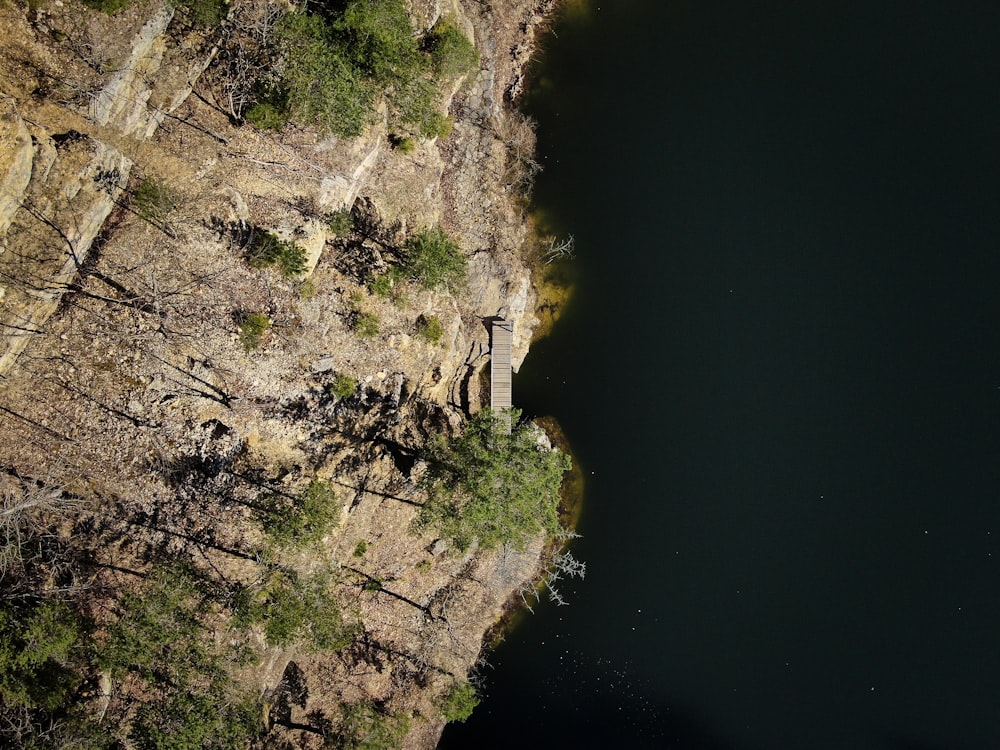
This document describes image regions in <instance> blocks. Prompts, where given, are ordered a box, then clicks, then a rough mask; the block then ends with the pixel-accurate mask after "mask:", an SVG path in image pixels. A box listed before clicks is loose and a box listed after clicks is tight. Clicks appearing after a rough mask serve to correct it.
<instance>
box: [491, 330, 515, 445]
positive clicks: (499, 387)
mask: <svg viewBox="0 0 1000 750" xmlns="http://www.w3.org/2000/svg"><path fill="white" fill-rule="evenodd" d="M492 335H493V340H492V342H491V344H490V409H492V410H493V412H494V413H495V414H497V415H498V416H500V417H501V418H502V419H503V420H504V424H505V425H506V427H507V432H508V433H509V432H510V429H511V424H510V407H511V395H510V391H511V388H510V386H511V379H512V369H511V363H510V349H511V342H512V339H513V338H514V324H513V323H512V322H510V321H508V320H503V319H500V320H494V321H493V331H492Z"/></svg>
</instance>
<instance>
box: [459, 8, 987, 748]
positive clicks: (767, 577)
mask: <svg viewBox="0 0 1000 750" xmlns="http://www.w3.org/2000/svg"><path fill="white" fill-rule="evenodd" d="M543 44H544V48H545V54H544V55H543V56H542V59H541V62H540V66H539V69H538V71H537V73H536V81H535V84H534V88H533V93H532V95H531V97H530V100H529V101H528V102H527V105H526V106H527V107H528V108H529V110H530V111H531V112H532V113H533V115H534V116H535V117H536V118H537V119H538V121H539V131H538V132H539V139H540V143H539V155H540V159H541V160H542V163H543V164H544V167H545V169H544V172H543V173H542V175H541V177H540V179H539V182H538V185H537V190H536V195H535V203H536V206H537V209H538V211H539V213H540V215H541V216H542V217H543V219H544V221H545V223H546V225H547V226H548V227H549V228H550V229H551V231H553V232H555V233H558V234H561V235H566V234H569V233H572V234H573V235H574V236H575V237H576V246H577V258H576V260H574V261H572V263H573V273H574V276H575V278H576V288H575V296H574V297H573V299H572V301H571V303H570V304H569V306H568V308H567V310H566V312H565V314H564V316H563V317H562V318H561V320H560V321H559V323H558V324H557V325H556V327H555V329H554V331H553V333H552V335H551V336H550V337H549V338H547V339H545V340H542V341H540V342H538V343H537V344H536V345H535V346H534V347H533V348H532V351H531V353H530V354H529V356H528V359H527V361H526V362H525V365H524V367H523V368H522V371H521V373H520V374H519V375H518V376H517V377H516V379H515V381H514V401H515V404H516V405H519V406H521V407H523V408H524V409H525V410H526V411H527V412H528V413H530V414H537V415H552V416H555V417H556V418H558V420H559V421H560V423H561V424H562V426H563V428H564V429H565V431H566V434H567V436H568V438H569V440H570V442H571V443H572V445H573V448H574V451H575V452H576V454H577V458H578V462H579V464H580V465H581V467H582V469H583V471H584V473H585V476H586V479H587V484H586V490H585V500H584V503H585V505H584V510H583V514H582V518H581V521H580V526H579V531H580V533H581V534H582V535H583V537H582V538H581V539H579V540H577V541H576V542H575V543H574V545H573V552H574V554H575V555H576V556H577V557H580V558H582V559H584V560H585V561H586V562H587V564H588V574H587V578H586V580H585V581H583V582H580V583H572V584H567V585H565V586H563V587H562V588H563V592H564V594H568V596H567V599H568V600H569V602H570V604H569V606H566V607H556V606H553V605H548V606H545V605H543V606H540V607H537V608H536V614H535V615H534V616H529V617H528V618H527V619H526V621H525V622H524V623H523V624H522V625H520V626H519V627H518V628H517V629H516V630H515V631H514V632H513V633H512V634H510V636H509V637H508V638H507V641H506V642H505V643H504V644H503V645H502V646H501V647H500V648H499V649H498V650H497V651H496V652H495V653H494V654H493V655H492V657H491V659H490V662H491V664H492V665H493V668H492V669H490V670H487V672H486V677H487V687H486V691H485V692H486V695H485V698H484V701H483V703H482V704H481V705H480V707H479V708H478V709H477V710H476V712H475V714H474V715H473V717H472V718H471V719H470V720H469V721H468V722H467V723H466V724H464V725H457V726H453V727H449V728H448V730H446V732H445V735H444V738H443V740H442V743H441V747H442V748H445V749H446V750H447V749H455V748H480V749H486V748H508V747H512V746H519V747H528V748H534V747H538V748H580V749H583V748H609V747H624V748H679V749H692V750H700V749H703V748H706V749H707V748H711V749H722V748H727V749H731V750H751V749H754V750H755V749H760V750H764V749H767V748H803V749H807V750H840V749H845V748H849V749H851V750H935V749H937V748H941V749H942V750H943V749H944V748H948V749H949V750H962V749H964V748H969V749H979V748H983V749H984V750H985V749H986V748H998V747H1000V502H998V500H1000V493H998V488H1000V460H998V457H1000V3H996V2H977V1H976V0H966V1H965V2H962V3H948V4H946V3H943V2H922V1H920V0H912V1H910V2H902V1H900V2H878V1H877V0H875V1H872V0H869V1H868V2H851V1H850V0H841V1H839V2H815V1H812V0H802V1H800V2H697V3H695V2H690V1H686V2H682V1H680V0H678V1H673V0H602V1H601V2H600V3H598V2H593V3H591V4H589V5H588V6H581V5H579V4H574V6H573V9H571V10H570V11H568V12H567V13H566V14H565V15H564V17H563V18H562V19H561V20H560V21H559V23H558V24H557V25H556V26H555V28H554V33H550V34H547V35H546V36H545V37H544V39H543Z"/></svg>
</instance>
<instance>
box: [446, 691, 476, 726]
mask: <svg viewBox="0 0 1000 750" xmlns="http://www.w3.org/2000/svg"><path fill="white" fill-rule="evenodd" d="M478 705H479V697H478V696H477V695H476V689H475V688H474V687H473V686H472V685H470V684H469V683H468V682H465V681H462V682H456V683H455V684H454V685H452V686H451V689H449V690H448V692H447V693H445V695H444V697H443V698H442V699H441V702H440V703H439V708H440V709H441V715H442V716H443V717H444V720H445V721H449V722H451V721H465V720H466V719H468V718H469V717H470V716H472V712H473V711H474V710H475V708H476V706H478Z"/></svg>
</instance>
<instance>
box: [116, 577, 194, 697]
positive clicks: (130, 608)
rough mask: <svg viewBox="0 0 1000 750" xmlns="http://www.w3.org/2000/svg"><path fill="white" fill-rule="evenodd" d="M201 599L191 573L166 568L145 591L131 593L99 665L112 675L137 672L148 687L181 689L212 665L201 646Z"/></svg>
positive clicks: (123, 602)
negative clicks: (179, 685)
mask: <svg viewBox="0 0 1000 750" xmlns="http://www.w3.org/2000/svg"><path fill="white" fill-rule="evenodd" d="M199 610H200V597H199V596H198V591H197V589H196V587H195V585H194V580H193V579H192V577H191V576H190V575H189V573H188V572H187V571H186V570H184V569H183V568H180V567H175V566H169V567H162V568H159V569H157V570H156V571H154V573H153V574H151V576H150V578H149V580H148V581H147V585H146V588H145V590H144V591H142V592H139V593H126V594H124V595H123V596H122V598H121V601H120V602H119V604H118V611H117V615H118V619H117V620H116V621H115V622H114V623H112V624H111V625H110V626H109V627H108V629H107V633H106V639H105V642H104V644H103V645H102V647H101V648H100V649H99V652H98V662H99V664H100V665H101V666H102V667H103V668H104V669H109V670H111V672H112V674H114V675H116V676H121V675H123V674H125V673H127V672H135V673H137V674H139V675H141V676H143V677H144V678H145V679H147V680H148V681H154V682H156V681H158V682H169V683H174V684H176V683H178V682H182V681H184V680H185V679H186V678H187V677H189V676H190V675H191V674H192V673H196V672H201V671H204V670H205V668H206V667H207V665H208V664H209V663H210V659H209V658H208V655H207V653H206V651H205V644H204V643H203V642H202V640H201V625H200V623H199V620H198V612H199Z"/></svg>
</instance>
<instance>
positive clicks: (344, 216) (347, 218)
mask: <svg viewBox="0 0 1000 750" xmlns="http://www.w3.org/2000/svg"><path fill="white" fill-rule="evenodd" d="M326 226H327V228H328V229H329V230H330V231H331V232H333V233H334V234H336V235H339V236H343V235H346V234H350V233H351V232H353V231H354V214H352V213H351V209H349V208H338V209H337V210H336V211H331V212H330V213H328V214H327V215H326Z"/></svg>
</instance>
